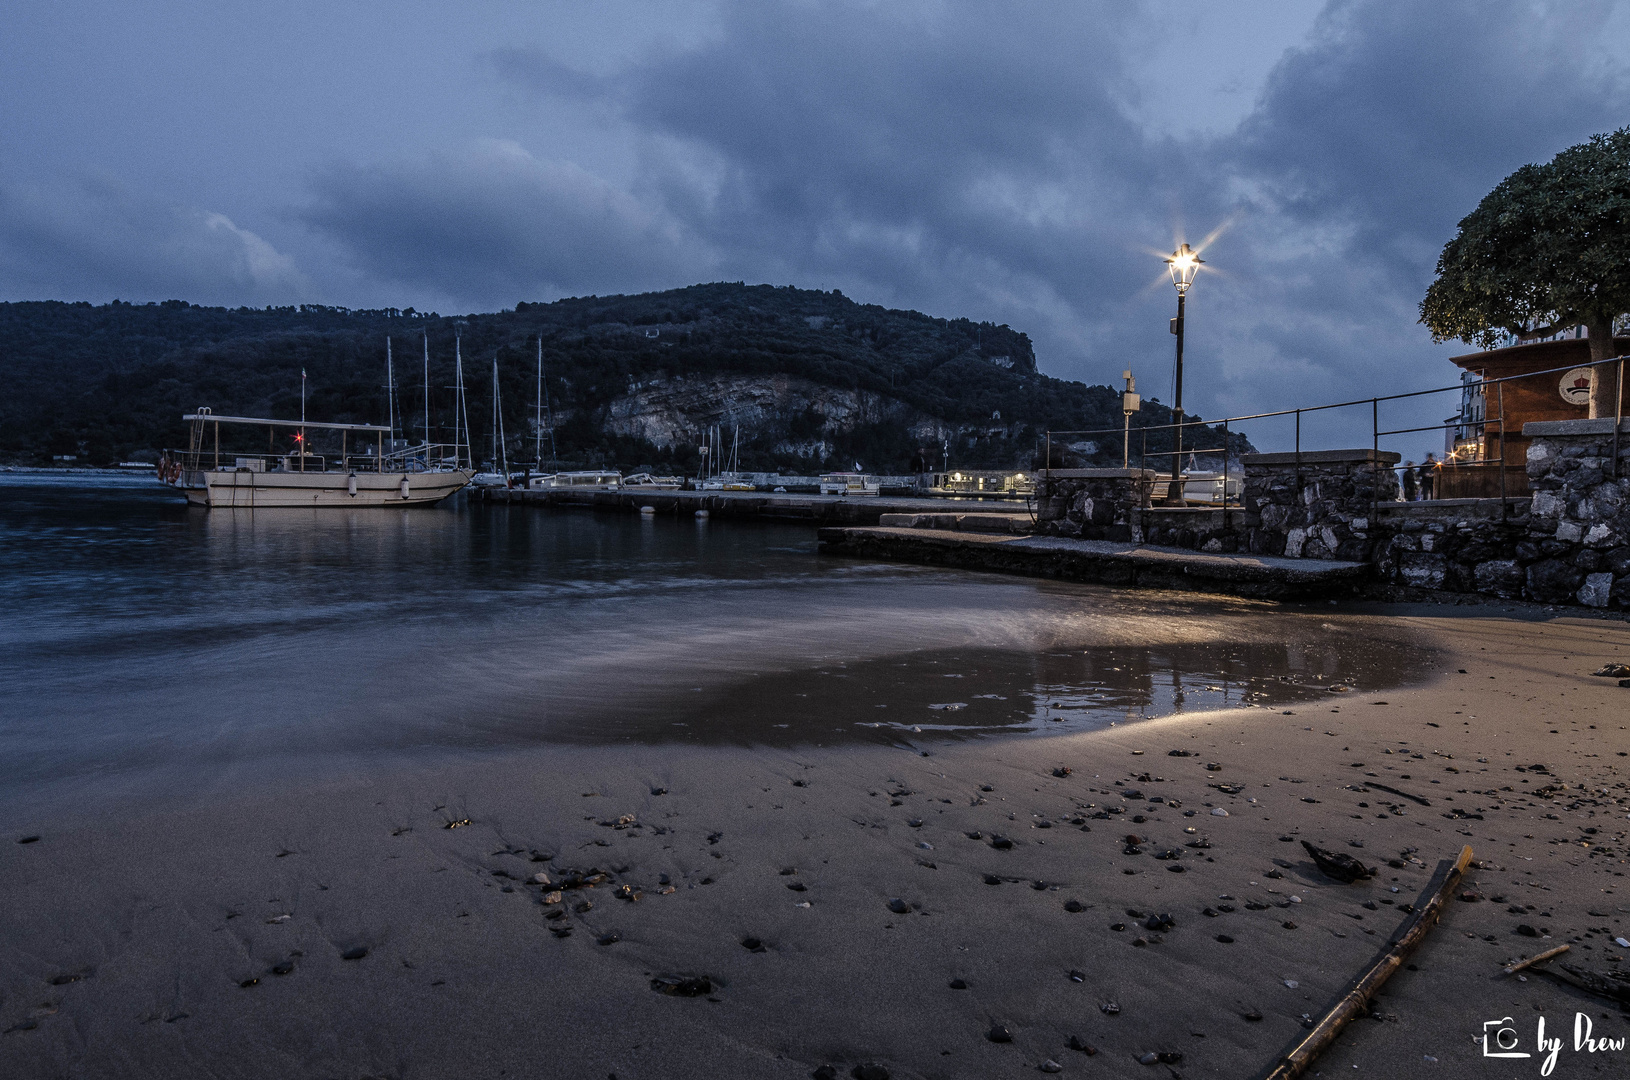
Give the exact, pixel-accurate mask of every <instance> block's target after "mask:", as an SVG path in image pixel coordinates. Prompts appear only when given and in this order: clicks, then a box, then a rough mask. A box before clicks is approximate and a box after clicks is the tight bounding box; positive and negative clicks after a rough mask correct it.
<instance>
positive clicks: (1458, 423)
mask: <svg viewBox="0 0 1630 1080" xmlns="http://www.w3.org/2000/svg"><path fill="white" fill-rule="evenodd" d="M1627 359H1630V357H1626V356H1615V357H1609V358H1608V359H1605V360H1593V361H1586V362H1584V363H1575V364H1565V365H1563V366H1561V367H1555V368H1546V369H1544V370H1542V371H1529V372H1524V373H1523V374H1520V375H1506V376H1503V377H1500V378H1495V379H1490V378H1481V379H1478V380H1477V381H1476V382H1474V383H1469V384H1468V383H1464V382H1462V383H1455V384H1451V385H1449V386H1440V387H1434V388H1431V389H1428V390H1411V391H1408V392H1406V393H1402V394H1385V395H1379V396H1376V397H1368V398H1354V399H1353V400H1351V401H1338V402H1332V403H1330V404H1327V405H1307V406H1301V407H1298V408H1294V409H1276V410H1273V411H1271V412H1260V413H1250V414H1248V415H1244V416H1229V417H1224V418H1223V419H1221V420H1182V421H1177V422H1173V423H1167V424H1147V425H1139V426H1134V427H1131V428H1130V429H1126V428H1094V429H1090V430H1079V431H1054V430H1052V429H1048V430H1047V432H1046V433H1045V448H1044V450H1043V470H1044V472H1045V473H1048V474H1050V473H1051V472H1052V468H1053V440H1054V438H1055V437H1057V436H1069V437H1086V436H1115V437H1116V438H1117V439H1118V440H1121V439H1125V437H1126V436H1127V435H1129V434H1130V433H1137V434H1138V435H1139V438H1140V445H1139V453H1138V462H1139V464H1138V467H1139V468H1140V469H1144V468H1145V467H1146V463H1147V460H1148V458H1149V457H1150V456H1151V453H1150V451H1149V448H1148V445H1149V433H1150V432H1165V431H1172V432H1180V431H1181V430H1182V429H1187V428H1200V429H1202V430H1203V431H1208V432H1214V431H1215V429H1216V428H1218V427H1221V428H1222V445H1221V446H1220V447H1208V448H1200V447H1192V446H1186V447H1185V449H1184V450H1183V451H1182V453H1186V454H1190V455H1191V456H1192V455H1197V454H1215V453H1219V452H1220V453H1221V454H1222V459H1223V460H1222V471H1223V490H1224V492H1225V493H1226V491H1227V490H1228V478H1229V455H1230V449H1231V446H1232V443H1233V436H1234V430H1233V429H1234V428H1237V427H1238V426H1239V425H1241V424H1244V423H1247V422H1251V421H1262V420H1270V419H1274V418H1279V417H1292V418H1293V419H1294V427H1295V431H1294V436H1293V446H1294V451H1293V453H1294V454H1295V458H1296V461H1295V464H1296V475H1297V483H1298V484H1300V482H1301V470H1302V417H1303V415H1304V414H1310V413H1323V412H1328V411H1330V410H1334V409H1350V408H1356V407H1360V406H1369V409H1370V448H1371V452H1372V453H1373V454H1374V455H1375V457H1374V458H1373V459H1372V462H1371V465H1372V469H1373V470H1374V472H1375V473H1376V474H1377V475H1376V483H1375V484H1374V485H1373V492H1374V493H1375V495H1376V497H1375V498H1374V499H1373V501H1374V502H1376V503H1379V502H1381V501H1382V500H1380V498H1379V497H1378V493H1379V490H1380V484H1379V472H1380V460H1379V459H1380V450H1381V440H1382V439H1383V438H1388V437H1392V436H1398V435H1411V434H1419V433H1421V432H1426V431H1447V430H1449V429H1451V428H1459V427H1468V426H1469V427H1476V428H1478V429H1479V431H1478V436H1479V443H1480V445H1481V447H1482V449H1483V451H1484V455H1483V456H1480V457H1479V458H1478V459H1477V460H1476V462H1475V464H1479V465H1496V466H1498V468H1497V471H1498V473H1499V477H1500V495H1499V498H1500V500H1501V502H1502V505H1504V503H1505V500H1507V499H1508V498H1509V496H1508V493H1507V486H1506V460H1505V454H1506V445H1507V432H1506V416H1505V384H1506V383H1508V382H1517V381H1520V380H1522V379H1533V378H1538V377H1540V376H1544V375H1556V374H1560V373H1563V372H1568V371H1574V370H1576V369H1579V368H1592V369H1594V368H1600V367H1604V366H1606V365H1609V364H1612V365H1614V366H1615V369H1616V370H1615V385H1616V387H1617V395H1616V397H1615V403H1614V416H1613V433H1612V434H1613V449H1612V454H1611V463H1610V468H1611V475H1612V477H1613V478H1614V479H1618V476H1619V446H1620V443H1619V440H1620V434H1619V429H1620V428H1621V427H1622V426H1623V423H1624V398H1625V389H1626V388H1625V383H1624V366H1625V361H1626V360H1627ZM1468 386H1470V387H1475V388H1477V389H1478V390H1479V391H1481V393H1482V394H1483V396H1484V401H1485V405H1484V408H1485V412H1486V409H1487V398H1488V393H1489V390H1490V388H1492V389H1493V391H1494V395H1495V401H1496V404H1497V406H1498V411H1497V415H1495V416H1493V417H1489V416H1486V415H1485V416H1484V417H1483V418H1482V419H1480V420H1477V421H1474V422H1471V423H1467V422H1466V421H1465V420H1464V419H1463V418H1457V419H1455V420H1452V421H1447V422H1445V423H1441V424H1427V425H1423V426H1420V427H1402V428H1382V426H1381V403H1382V402H1391V401H1406V400H1409V399H1412V398H1420V397H1427V396H1429V395H1432V394H1445V393H1451V392H1452V393H1462V392H1464V391H1465V390H1466V389H1467V387H1468ZM1491 427H1492V428H1494V429H1495V431H1496V438H1497V439H1498V442H1499V448H1500V453H1499V456H1498V457H1489V456H1487V455H1486V451H1487V447H1488V439H1489V431H1488V429H1489V428H1491ZM1519 434H1520V433H1519ZM1187 441H1188V438H1187V436H1186V435H1185V436H1183V437H1182V439H1181V441H1180V440H1178V439H1176V438H1174V439H1173V440H1172V442H1173V444H1174V445H1181V444H1183V443H1187ZM1123 449H1124V450H1128V451H1129V449H1130V448H1129V447H1123ZM1174 453H1175V451H1173V450H1156V451H1154V452H1153V455H1152V456H1154V457H1155V458H1156V459H1157V460H1158V459H1159V458H1161V457H1167V458H1170V457H1172V456H1174ZM1124 459H1125V460H1129V455H1128V456H1127V457H1126V458H1124ZM1173 464H1174V465H1176V466H1177V468H1176V470H1174V472H1173V473H1172V474H1171V475H1170V476H1169V479H1168V480H1167V481H1160V480H1158V479H1157V480H1156V481H1154V482H1149V481H1144V482H1143V486H1144V488H1145V491H1144V496H1143V501H1144V505H1145V506H1146V507H1147V506H1148V505H1149V496H1150V494H1151V491H1150V489H1152V488H1153V487H1156V486H1158V485H1159V484H1160V483H1161V482H1167V483H1172V484H1174V486H1175V487H1176V488H1177V490H1178V491H1179V492H1181V491H1182V488H1181V485H1182V483H1183V472H1182V463H1181V461H1175V462H1173ZM1456 464H1466V463H1459V462H1457V463H1456ZM1389 471H1392V470H1390V469H1389ZM1225 505H1232V506H1237V505H1238V504H1237V503H1234V504H1228V503H1226V500H1225ZM1502 512H1506V513H1508V512H1509V509H1507V510H1504V511H1502Z"/></svg>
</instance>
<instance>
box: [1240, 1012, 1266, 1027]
mask: <svg viewBox="0 0 1630 1080" xmlns="http://www.w3.org/2000/svg"><path fill="white" fill-rule="evenodd" d="M1240 1015H1241V1016H1243V1017H1244V1018H1245V1019H1246V1020H1248V1021H1250V1022H1251V1023H1253V1024H1255V1023H1258V1022H1259V1021H1261V1019H1262V1014H1261V1013H1259V1012H1257V1011H1256V1010H1255V1009H1252V1010H1251V1011H1250V1012H1247V1013H1241V1014H1240Z"/></svg>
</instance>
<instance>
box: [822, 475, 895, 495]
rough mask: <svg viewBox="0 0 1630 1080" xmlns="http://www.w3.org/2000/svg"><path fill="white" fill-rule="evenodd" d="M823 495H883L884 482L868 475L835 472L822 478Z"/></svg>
mask: <svg viewBox="0 0 1630 1080" xmlns="http://www.w3.org/2000/svg"><path fill="white" fill-rule="evenodd" d="M821 494H822V495H881V494H883V481H881V480H879V479H878V478H877V477H875V476H871V475H869V474H867V473H857V472H835V473H825V474H823V475H822V476H821Z"/></svg>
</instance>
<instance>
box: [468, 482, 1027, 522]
mask: <svg viewBox="0 0 1630 1080" xmlns="http://www.w3.org/2000/svg"><path fill="white" fill-rule="evenodd" d="M471 496H472V497H473V498H476V499H480V500H481V501H483V502H487V503H492V504H496V505H500V506H502V505H506V504H507V505H520V506H542V507H553V508H569V507H577V508H585V509H590V510H602V511H608V512H612V513H621V514H637V513H640V512H641V510H643V509H644V508H645V507H647V506H649V507H651V509H652V510H653V511H654V512H655V513H657V514H658V515H662V516H667V517H695V516H696V515H697V513H698V512H705V513H706V514H707V516H708V517H719V518H756V519H760V520H770V521H803V522H808V523H810V524H813V525H877V524H879V523H880V522H881V521H882V518H883V516H884V515H885V514H905V515H911V516H913V517H916V516H918V515H924V514H933V515H950V516H953V517H957V516H964V515H974V514H978V515H989V516H992V517H1000V518H1002V519H1004V529H1005V527H1006V520H1007V519H1022V520H1023V521H1024V522H1025V523H1026V524H1027V525H1028V524H1029V523H1031V522H1032V521H1033V519H1032V518H1031V517H1030V514H1029V512H1028V511H1027V510H1026V509H1025V504H1024V503H1023V502H1020V501H1016V500H1011V499H992V500H978V499H954V498H927V497H921V496H917V497H912V496H863V497H858V498H856V497H850V496H847V495H806V494H796V493H783V492H774V493H771V492H763V491H679V490H673V489H661V488H657V489H652V488H643V489H640V488H623V489H619V490H615V491H590V490H585V491H573V490H571V489H562V488H551V489H546V490H543V491H528V490H523V489H519V488H472V489H471Z"/></svg>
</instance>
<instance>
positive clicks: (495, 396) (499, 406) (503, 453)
mask: <svg viewBox="0 0 1630 1080" xmlns="http://www.w3.org/2000/svg"><path fill="white" fill-rule="evenodd" d="M492 414H493V416H494V417H496V418H497V420H498V455H497V456H498V471H499V473H500V475H502V476H503V478H504V486H505V487H508V486H509V441H508V440H507V439H505V438H504V405H503V398H502V397H501V396H500V394H499V392H498V357H497V356H494V357H493V358H492Z"/></svg>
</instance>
